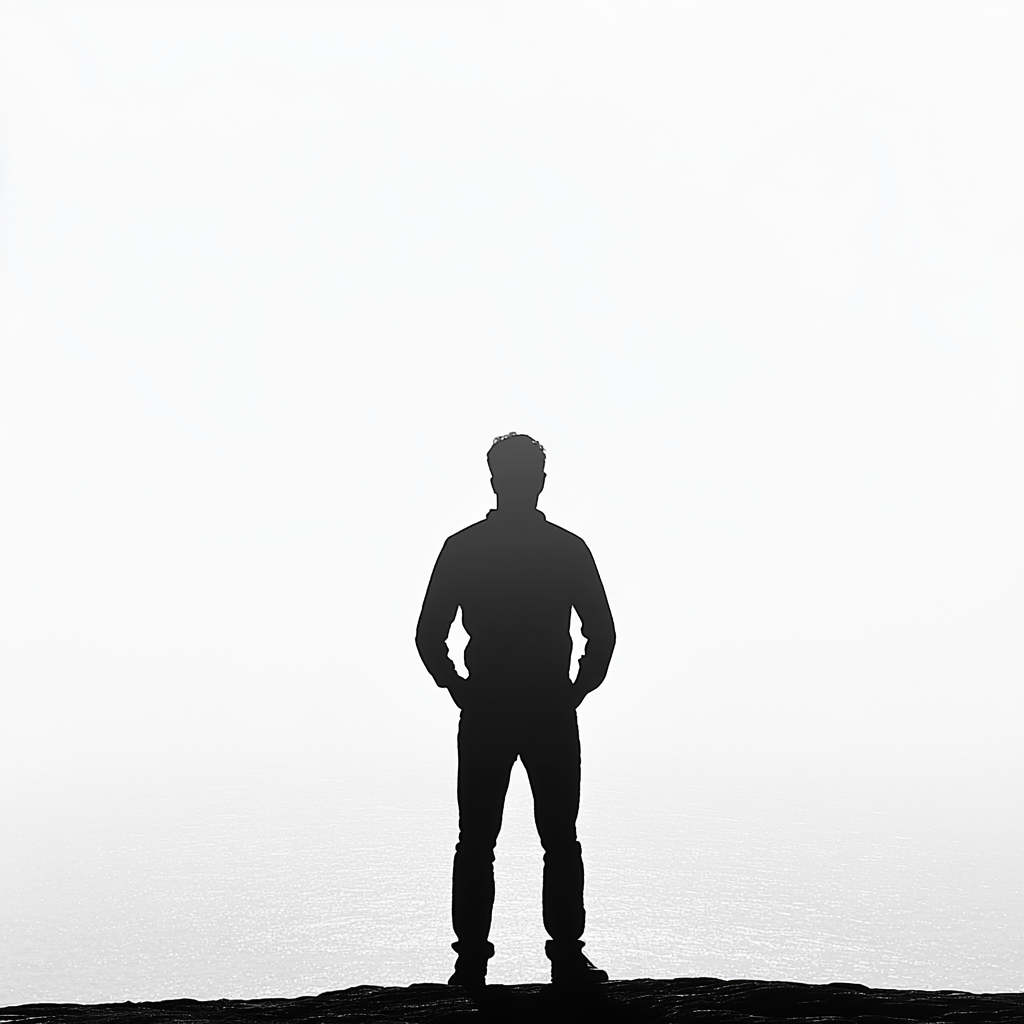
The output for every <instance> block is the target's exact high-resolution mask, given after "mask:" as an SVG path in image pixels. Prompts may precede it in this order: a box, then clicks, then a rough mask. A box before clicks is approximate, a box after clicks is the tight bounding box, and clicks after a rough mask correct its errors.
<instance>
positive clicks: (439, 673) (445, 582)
mask: <svg viewBox="0 0 1024 1024" xmlns="http://www.w3.org/2000/svg"><path fill="white" fill-rule="evenodd" d="M458 610H459V590H458V563H457V559H456V557H455V555H454V554H453V552H452V550H451V541H450V540H447V541H445V543H444V547H442V548H441V554H439V555H438V556H437V562H436V564H435V565H434V571H433V572H432V573H431V574H430V582H429V583H428V584H427V593H426V596H425V597H424V598H423V608H422V610H421V611H420V618H419V622H418V623H417V624H416V649H417V650H418V651H419V652H420V658H421V659H422V661H423V664H424V665H425V666H426V668H427V671H428V672H429V673H430V674H431V675H432V676H433V677H434V682H435V683H437V685H438V686H442V687H444V688H445V689H450V688H451V687H452V686H456V687H457V686H458V684H460V683H464V682H465V680H464V679H463V678H462V676H460V675H459V674H458V672H456V671H455V665H454V664H453V663H452V659H451V658H450V657H449V656H448V644H447V640H448V631H449V629H451V625H452V622H453V621H454V620H455V613H456V612H457V611H458Z"/></svg>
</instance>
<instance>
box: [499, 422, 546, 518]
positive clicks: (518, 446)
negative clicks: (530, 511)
mask: <svg viewBox="0 0 1024 1024" xmlns="http://www.w3.org/2000/svg"><path fill="white" fill-rule="evenodd" d="M544 458H545V457H544V449H543V448H542V447H541V446H540V445H539V444H538V443H537V442H536V441H534V439H533V438H532V437H530V436H529V435H528V434H516V433H512V434H504V435H502V436H501V437H496V438H495V439H494V444H492V445H491V448H490V451H488V453H487V465H488V466H490V468H491V487H492V488H493V489H494V493H495V494H497V495H498V503H499V505H500V504H501V503H502V501H504V502H505V503H506V504H509V505H513V504H514V505H519V504H527V503H528V504H529V505H531V506H535V505H536V503H537V495H538V494H540V492H541V491H542V490H543V489H544V479H545V476H546V474H545V473H544Z"/></svg>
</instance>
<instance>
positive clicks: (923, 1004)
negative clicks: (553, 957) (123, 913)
mask: <svg viewBox="0 0 1024 1024" xmlns="http://www.w3.org/2000/svg"><path fill="white" fill-rule="evenodd" d="M779 1020H792V1021H804V1022H806V1024H812V1022H825V1021H828V1022H843V1021H857V1022H860V1024H869V1022H870V1024H887V1022H893V1024H895V1022H897V1021H899V1022H903V1021H930V1022H938V1021H943V1022H948V1024H954V1022H956V1024H960V1022H963V1024H967V1022H975V1021H977V1022H993V1024H998V1022H1006V1024H1010V1022H1015V1021H1021V1020H1024V994H1022V993H993V994H986V995H978V994H974V993H970V992H954V991H937V992H930V991H920V992H918V991H902V990H899V989H872V988H865V987H864V986H863V985H845V984H832V985H801V984H797V983H793V982H781V981H720V980H718V979H716V978H677V979H675V980H672V981H655V980H651V979H647V978H642V979H638V980H635V981H612V982H608V983H606V984H603V985H598V986H595V987H594V988H593V989H591V990H587V991H583V992H572V991H562V990H559V989H556V988H553V987H552V986H550V985H493V986H489V987H488V988H487V989H486V990H485V992H484V993H483V994H482V996H481V997H480V998H479V999H473V998H470V997H469V996H468V995H467V994H465V993H464V992H463V991H462V990H461V989H455V988H449V987H448V986H447V985H410V986H409V987H408V988H382V987H380V986H376V985H360V986H357V987H356V988H349V989H344V990H342V991H339V992H324V993H323V994H321V995H318V996H304V997H302V998H299V999H253V1000H245V999H219V1000H216V1001H211V1002H199V1001H197V1000H194V999H172V1000H167V1001H164V1002H156V1003H131V1002H128V1003H107V1004H102V1005H79V1004H59V1003H36V1004H32V1005H26V1006H13V1007H8V1008H6V1009H3V1010H0V1022H10V1024H22V1022H25V1024H28V1022H40V1024H57V1022H69V1024H72V1022H74V1024H108V1022H109V1024H191V1022H197V1024H198V1022H203V1024H205V1022H210V1024H235V1022H238V1024H241V1022H250V1024H259V1022H266V1024H271V1022H276V1021H296V1022H298V1021H346V1022H347V1021H368V1022H369V1021H378V1022H388V1024H397V1022H400V1021H406V1022H409V1024H414V1022H420V1021H423V1022H428V1021H429V1022H435V1024H457V1022H460V1021H464V1022H466V1024H471V1022H474V1021H475V1022H478V1024H490V1022H495V1024H498V1022H501V1024H506V1022H507V1024H513V1022H516V1024H518V1022H523V1024H545V1022H548V1021H550V1022H562V1021H564V1022H567V1024H573V1022H579V1024H585V1022H588V1024H589V1022H594V1024H597V1022H608V1024H634V1022H636V1024H659V1022H662V1021H705V1022H709V1024H740V1022H742V1024H754V1022H758V1021H779Z"/></svg>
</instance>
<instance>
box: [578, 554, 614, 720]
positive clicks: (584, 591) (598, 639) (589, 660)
mask: <svg viewBox="0 0 1024 1024" xmlns="http://www.w3.org/2000/svg"><path fill="white" fill-rule="evenodd" d="M580 546H581V548H582V551H581V552H580V553H579V557H578V558H577V560H576V568H575V572H574V576H575V579H574V580H573V598H572V603H573V607H574V608H575V609H576V613H577V614H578V615H579V617H580V624H581V626H582V630H583V636H584V637H585V638H586V641H587V646H586V651H585V653H584V655H583V657H582V658H580V667H579V672H578V673H577V675H576V682H575V684H574V689H575V690H576V691H577V693H576V698H577V699H576V706H577V707H579V705H580V704H581V703H582V701H583V698H584V697H586V695H587V694H588V693H590V691H591V690H596V689H597V688H598V687H599V686H600V685H601V683H603V682H604V677H605V676H606V675H607V674H608V664H609V662H610V661H611V660H612V651H613V650H614V649H615V623H614V622H613V621H612V611H611V608H609V607H608V598H607V596H606V595H605V592H604V584H603V583H602V582H601V576H600V574H599V573H598V571H597V565H596V563H595V562H594V556H593V555H592V554H591V553H590V549H589V548H588V547H587V546H586V544H584V543H583V542H582V541H580Z"/></svg>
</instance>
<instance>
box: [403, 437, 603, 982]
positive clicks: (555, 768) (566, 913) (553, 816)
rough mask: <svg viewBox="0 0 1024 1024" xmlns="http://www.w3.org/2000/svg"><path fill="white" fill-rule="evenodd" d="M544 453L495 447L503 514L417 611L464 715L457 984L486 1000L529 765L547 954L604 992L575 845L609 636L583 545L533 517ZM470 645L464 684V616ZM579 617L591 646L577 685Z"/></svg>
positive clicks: (512, 442)
mask: <svg viewBox="0 0 1024 1024" xmlns="http://www.w3.org/2000/svg"><path fill="white" fill-rule="evenodd" d="M544 461H545V456H544V449H543V448H542V447H541V446H540V445H539V444H538V443H537V442H536V441H535V440H534V439H533V438H532V437H529V436H527V435H526V434H507V435H505V436H504V437H499V438H496V439H495V441H494V444H493V446H492V447H491V449H490V451H488V453H487V462H488V465H489V466H490V470H491V487H492V488H493V490H494V493H495V494H496V495H497V499H498V501H497V505H498V507H497V508H496V509H494V510H492V511H491V512H488V513H487V518H486V519H484V520H483V521H482V522H479V523H475V524H474V525H472V526H470V527H467V528H466V529H465V530H462V531H461V532H460V533H456V534H454V535H453V536H451V537H449V538H448V540H446V541H445V543H444V547H443V548H442V549H441V554H440V555H439V556H438V559H437V564H436V565H435V566H434V571H433V574H432V575H431V577H430V583H429V585H428V586H427V593H426V596H425V597H424V599H423V610H422V612H421V613H420V618H419V623H418V625H417V628H416V646H417V648H418V650H419V653H420V657H421V658H422V659H423V664H424V665H426V667H427V671H428V672H429V673H430V674H431V675H432V676H433V677H434V681H435V682H436V683H437V685H438V686H441V687H444V688H445V689H447V690H448V692H449V693H450V694H451V697H452V700H454V701H455V703H456V704H457V705H458V706H459V708H460V709H461V715H460V718H459V739H458V745H459V776H458V800H459V841H458V844H457V845H456V847H455V863H454V867H453V871H452V924H453V926H454V930H455V934H456V937H457V941H456V942H454V943H452V948H453V949H454V950H455V951H456V953H457V954H458V958H457V960H456V963H455V973H454V974H453V975H452V977H451V978H450V979H449V984H451V985H464V986H466V987H467V988H470V989H473V988H479V987H480V986H482V985H483V984H484V979H485V975H486V973H487V960H488V959H489V958H490V957H491V956H493V955H494V946H493V945H492V944H491V943H490V942H489V941H488V938H487V936H488V933H489V931H490V927H491V911H492V908H493V905H494V845H495V842H496V841H497V838H498V832H499V830H500V829H501V816H502V810H503V808H504V804H505V794H506V792H507V790H508V782H509V775H510V773H511V771H512V766H513V765H514V764H515V762H516V759H517V758H522V760H523V765H524V766H525V768H526V772H527V775H528V776H529V779H530V787H531V789H532V790H533V801H534V818H535V821H536V823H537V832H538V834H539V835H540V841H541V845H542V846H543V848H544V893H543V910H544V927H545V928H546V929H547V932H548V934H549V935H550V936H551V938H550V940H549V941H548V942H547V943H546V947H545V949H546V952H547V955H548V958H549V959H550V960H551V980H552V981H553V982H555V983H556V984H589V983H592V982H598V981H607V980H608V975H607V974H606V973H605V972H604V971H602V970H598V968H596V967H595V966H594V965H593V964H592V963H591V962H590V961H589V960H588V959H587V957H586V956H584V954H583V942H582V941H581V936H582V935H583V926H584V917H585V914H584V909H583V856H582V851H581V849H580V844H579V842H578V841H577V838H576V815H577V813H578V811H579V803H580V740H579V730H578V728H577V723H576V709H577V708H578V707H579V705H580V703H581V702H582V700H583V698H584V697H585V696H586V695H587V694H588V693H589V692H590V691H591V690H594V689H596V688H597V687H598V686H600V685H601V683H602V681H603V680H604V677H605V674H606V673H607V671H608V663H609V661H610V660H611V656H612V649H613V648H614V646H615V627H614V624H613V623H612V615H611V611H610V609H609V608H608V599H607V598H606V597H605V593H604V587H603V586H602V584H601V577H600V576H599V575H598V572H597V566H596V565H595V564H594V558H593V556H592V555H591V553H590V550H589V549H588V548H587V546H586V544H584V543H583V541H582V540H581V539H580V538H579V537H577V536H575V535H574V534H571V533H569V532H568V531H567V530H563V529H561V528H560V527H558V526H555V525H553V524H552V523H549V522H548V521H547V520H546V519H545V517H544V514H543V513H542V512H539V511H538V510H537V497H538V495H539V494H540V492H541V490H542V489H543V487H544V481H545V479H546V474H545V472H544ZM459 608H461V609H462V621H463V626H464V627H465V630H466V632H467V633H468V634H469V642H468V644H467V645H466V652H465V662H466V668H467V669H468V672H469V678H468V679H463V678H462V677H461V676H459V674H458V673H457V672H456V670H455V666H454V664H453V663H452V661H451V658H450V657H449V656H448V649H447V646H446V643H445V641H446V640H447V637H448V631H449V628H450V627H451V624H452V622H453V621H454V619H455V615H456V612H457V611H458V609H459ZM573 608H575V609H576V611H577V613H578V615H579V617H580V620H581V623H582V627H583V635H584V636H585V637H586V639H587V647H586V654H585V655H584V656H583V658H581V659H580V664H579V672H578V674H577V676H576V681H575V683H573V682H572V681H571V680H570V679H569V662H570V660H571V658H572V639H571V638H570V636H569V618H570V613H571V610H572V609H573Z"/></svg>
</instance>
